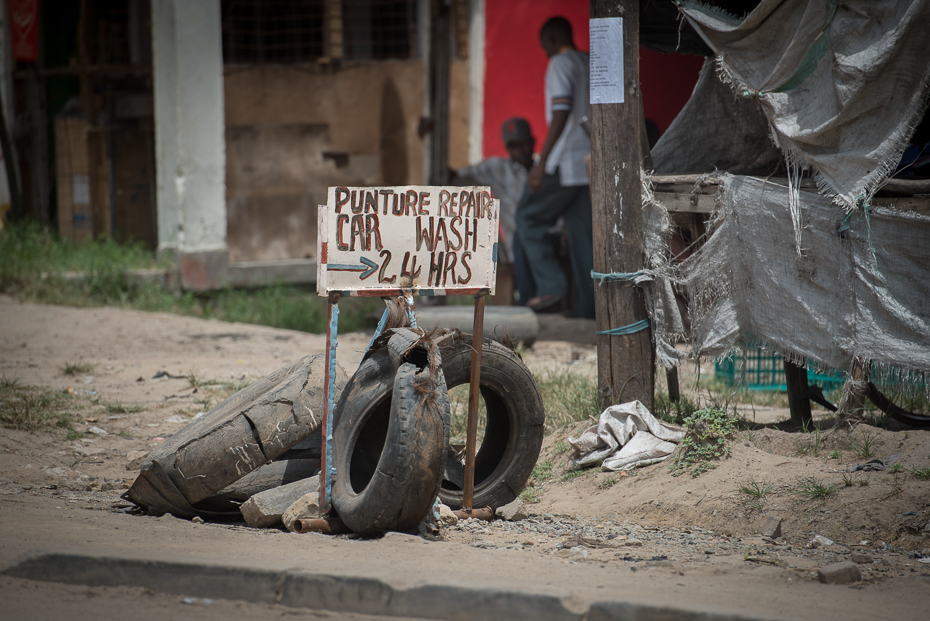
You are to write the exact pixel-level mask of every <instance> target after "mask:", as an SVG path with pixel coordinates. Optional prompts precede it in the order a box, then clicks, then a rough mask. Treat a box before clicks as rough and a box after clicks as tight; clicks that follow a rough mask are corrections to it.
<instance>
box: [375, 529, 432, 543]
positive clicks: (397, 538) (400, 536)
mask: <svg viewBox="0 0 930 621" xmlns="http://www.w3.org/2000/svg"><path fill="white" fill-rule="evenodd" d="M381 542H382V543H391V544H398V543H399V544H423V545H426V544H428V543H429V542H428V541H427V540H426V539H423V538H422V537H417V536H416V535H408V534H407V533H398V532H395V531H388V532H386V533H384V536H383V537H381Z"/></svg>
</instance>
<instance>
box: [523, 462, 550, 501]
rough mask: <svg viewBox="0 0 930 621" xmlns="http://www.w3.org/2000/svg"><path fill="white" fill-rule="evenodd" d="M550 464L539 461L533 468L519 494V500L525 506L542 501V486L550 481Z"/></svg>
mask: <svg viewBox="0 0 930 621" xmlns="http://www.w3.org/2000/svg"><path fill="white" fill-rule="evenodd" d="M552 476H553V474H552V462H551V461H548V460H546V461H541V462H539V463H538V464H536V465H535V466H533V473H532V474H531V475H530V480H529V481H527V482H526V487H524V488H523V491H522V492H520V499H521V500H523V502H525V503H527V504H535V503H537V502H539V501H540V500H542V486H543V485H544V484H545V483H546V482H548V481H550V480H552Z"/></svg>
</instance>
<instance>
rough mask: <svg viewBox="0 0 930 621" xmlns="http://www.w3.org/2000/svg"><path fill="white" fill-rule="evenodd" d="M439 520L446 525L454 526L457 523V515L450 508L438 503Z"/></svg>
mask: <svg viewBox="0 0 930 621" xmlns="http://www.w3.org/2000/svg"><path fill="white" fill-rule="evenodd" d="M439 522H440V523H442V524H446V525H448V526H455V525H456V524H458V523H459V517H458V516H457V515H456V514H455V512H454V511H452V509H451V508H449V507H447V506H446V505H444V504H442V503H439Z"/></svg>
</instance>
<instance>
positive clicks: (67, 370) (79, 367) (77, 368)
mask: <svg viewBox="0 0 930 621" xmlns="http://www.w3.org/2000/svg"><path fill="white" fill-rule="evenodd" d="M96 367H97V365H95V364H91V363H89V362H66V363H65V366H63V367H61V368H60V369H59V371H61V374H62V375H84V374H85V373H93V372H94V369H95V368H96Z"/></svg>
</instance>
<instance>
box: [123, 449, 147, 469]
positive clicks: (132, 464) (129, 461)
mask: <svg viewBox="0 0 930 621" xmlns="http://www.w3.org/2000/svg"><path fill="white" fill-rule="evenodd" d="M148 456H149V451H129V452H128V453H126V470H138V469H139V466H141V465H142V462H143V461H145V458H146V457H148Z"/></svg>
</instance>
